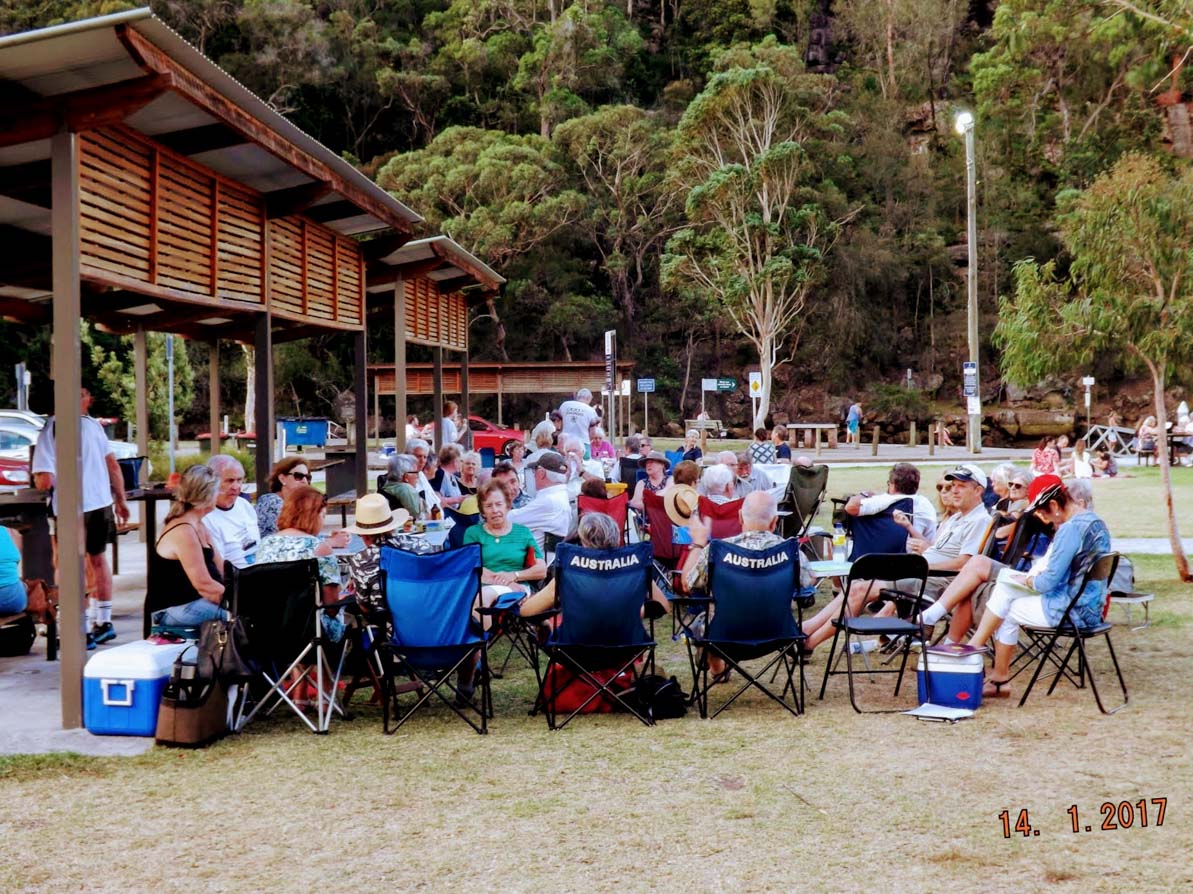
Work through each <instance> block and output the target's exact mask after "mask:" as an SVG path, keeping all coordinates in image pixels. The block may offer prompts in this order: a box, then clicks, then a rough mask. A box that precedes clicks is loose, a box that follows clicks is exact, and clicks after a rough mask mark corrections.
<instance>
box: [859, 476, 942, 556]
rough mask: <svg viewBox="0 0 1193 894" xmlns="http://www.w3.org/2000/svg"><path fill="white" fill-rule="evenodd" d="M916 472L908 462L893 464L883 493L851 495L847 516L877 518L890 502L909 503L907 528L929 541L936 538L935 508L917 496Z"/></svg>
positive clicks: (918, 480)
mask: <svg viewBox="0 0 1193 894" xmlns="http://www.w3.org/2000/svg"><path fill="white" fill-rule="evenodd" d="M919 489H920V470H919V469H917V468H916V467H915V466H913V465H912V464H911V463H895V465H894V466H892V467H891V473H890V475H888V476H887V479H886V493H885V494H874V493H867V492H865V491H863V492H862V493H860V494H854V495H853V496H852V497H850V498H849V502H847V503H846V504H845V511H846V512H847V513H848V514H850V515H855V516H856V515H879V514H881V513H883V512H885V511H886V510H887V509H888V508H890V506H891V504H892V503H897V502H898V501H900V500H906V499H909V498H910V500H911V506H912V509H911V526H912V528H914V529H915V531H916V532H917V533H918V534H919V535H920V536H921V537H923V538H924V539H926V540H928V541H929V542H931V541H933V540H935V539H936V507H935V506H933V505H932V502H931V501H930V500H928V499H927V498H926V497H922V496H920V494H919V493H918V491H919Z"/></svg>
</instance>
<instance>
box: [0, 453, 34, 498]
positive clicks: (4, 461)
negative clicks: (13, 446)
mask: <svg viewBox="0 0 1193 894" xmlns="http://www.w3.org/2000/svg"><path fill="white" fill-rule="evenodd" d="M32 486H33V485H32V484H31V483H30V479H29V460H27V459H13V458H11V457H7V456H0V493H7V492H9V491H14V490H21V489H22V488H26V487H32Z"/></svg>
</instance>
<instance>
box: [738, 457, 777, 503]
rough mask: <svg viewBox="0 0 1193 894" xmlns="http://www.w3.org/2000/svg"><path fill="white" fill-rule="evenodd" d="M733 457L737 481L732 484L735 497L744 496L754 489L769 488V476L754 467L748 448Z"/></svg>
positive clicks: (770, 485)
mask: <svg viewBox="0 0 1193 894" xmlns="http://www.w3.org/2000/svg"><path fill="white" fill-rule="evenodd" d="M734 459H735V460H736V464H735V468H734V470H735V471H736V473H737V481H736V482H734V485H733V493H734V496H735V498H736V497H745V496H747V495H749V494H752V493H754V492H755V491H760V490H770V489H771V487H772V484H771V480H770V478H768V477H767V476H766V475H765V474H764V473H762V472H759V471H758V470H757V469H755V468H754V460H752V459H751V458H750V452H749V451H748V450H743V451H742V452H741V453H739V454H737V455H736V456H735V457H734Z"/></svg>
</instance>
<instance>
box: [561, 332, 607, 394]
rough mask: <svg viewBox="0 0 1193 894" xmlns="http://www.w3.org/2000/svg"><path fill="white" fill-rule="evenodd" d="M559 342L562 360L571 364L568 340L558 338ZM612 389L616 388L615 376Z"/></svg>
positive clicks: (570, 350)
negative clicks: (561, 344) (561, 348)
mask: <svg viewBox="0 0 1193 894" xmlns="http://www.w3.org/2000/svg"><path fill="white" fill-rule="evenodd" d="M559 340H560V341H561V342H562V343H563V359H564V360H566V361H567V362H568V363H571V362H572V349H571V348H570V347H568V340H567V336H566V335H561V336H559ZM613 387H614V388H616V387H617V376H616V375H614V377H613Z"/></svg>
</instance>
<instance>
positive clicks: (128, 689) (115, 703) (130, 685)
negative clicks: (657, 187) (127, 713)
mask: <svg viewBox="0 0 1193 894" xmlns="http://www.w3.org/2000/svg"><path fill="white" fill-rule="evenodd" d="M112 686H123V687H124V698H122V699H116V698H112V696H111V695H109V694H108V692H109V687H112ZM136 687H137V681H136V680H100V681H99V688H100V689H101V690H103V699H104V705H106V706H110V707H113V708H131V707H132V706H133V690H134V689H136Z"/></svg>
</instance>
